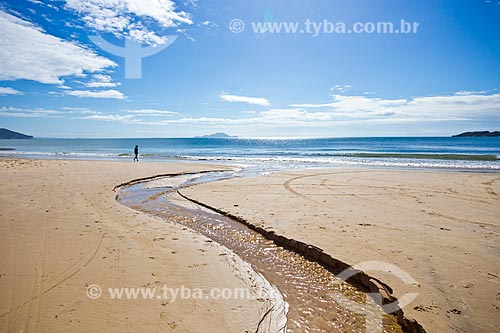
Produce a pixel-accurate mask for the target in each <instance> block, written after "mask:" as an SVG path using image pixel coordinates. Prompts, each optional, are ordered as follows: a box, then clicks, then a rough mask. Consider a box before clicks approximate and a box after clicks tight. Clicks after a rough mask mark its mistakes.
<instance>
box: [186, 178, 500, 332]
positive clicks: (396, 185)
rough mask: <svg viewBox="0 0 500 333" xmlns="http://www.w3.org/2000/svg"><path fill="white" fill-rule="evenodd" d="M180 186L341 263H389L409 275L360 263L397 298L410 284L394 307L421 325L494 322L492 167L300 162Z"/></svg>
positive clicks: (467, 328) (499, 312)
mask: <svg viewBox="0 0 500 333" xmlns="http://www.w3.org/2000/svg"><path fill="white" fill-rule="evenodd" d="M181 192H182V194H183V195H186V196H187V197H189V198H191V199H194V200H196V201H199V202H202V203H204V204H206V205H208V206H211V207H214V208H216V209H219V210H221V211H223V212H227V213H230V214H232V215H235V216H237V217H241V218H242V219H244V220H245V221H247V222H249V223H251V224H253V225H255V226H257V227H261V228H263V229H264V230H266V231H274V232H275V234H277V235H282V236H284V237H287V238H290V239H295V240H300V241H302V242H304V243H307V244H312V245H314V246H317V247H319V248H321V249H323V251H324V252H325V253H326V254H328V255H330V256H331V257H333V258H335V259H338V260H340V261H342V262H344V263H347V264H350V265H355V264H359V263H363V262H367V261H378V262H384V263H388V264H392V265H395V266H396V267H398V268H399V269H401V270H403V271H404V272H407V273H408V274H410V276H411V277H413V278H414V279H415V280H416V281H417V284H408V283H405V282H403V281H402V280H400V279H399V278H398V277H396V276H395V270H394V269H393V270H392V272H383V271H377V270H367V269H365V271H366V272H367V273H368V274H369V275H371V276H373V277H376V278H378V279H379V280H380V281H382V282H384V283H386V284H388V285H389V286H390V287H392V289H393V295H394V296H396V297H398V298H400V299H401V298H402V297H403V296H404V295H405V294H407V293H418V296H417V298H416V299H415V300H413V301H412V302H411V303H409V304H408V305H407V306H405V307H404V309H403V310H404V312H405V315H406V317H408V318H414V319H416V320H417V321H418V322H419V323H420V324H421V325H422V326H423V327H424V328H425V329H426V330H427V331H428V332H480V331H483V332H488V331H489V332H492V331H496V330H497V329H498V326H499V325H500V175H499V174H491V173H490V174H481V173H470V172H469V173H462V172H430V171H388V170H387V171H384V170H368V169H364V170H347V169H346V170H340V169H335V170H302V171H294V172H281V173H277V174H271V175H266V176H262V177H256V178H243V179H231V180H226V181H221V182H217V183H212V184H202V185H196V186H194V187H191V188H188V189H183V190H182V191H181ZM375 266H376V268H380V267H382V264H380V263H379V264H377V265H375ZM399 275H401V274H399Z"/></svg>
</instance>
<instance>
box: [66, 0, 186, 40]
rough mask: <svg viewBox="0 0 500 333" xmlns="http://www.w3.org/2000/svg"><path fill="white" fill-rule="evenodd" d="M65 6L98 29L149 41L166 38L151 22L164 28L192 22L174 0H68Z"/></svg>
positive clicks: (119, 35)
mask: <svg viewBox="0 0 500 333" xmlns="http://www.w3.org/2000/svg"><path fill="white" fill-rule="evenodd" d="M65 7H66V8H67V9H70V10H73V11H76V12H77V13H79V14H80V15H81V16H82V19H83V20H84V21H85V23H86V24H87V26H89V27H91V28H93V29H95V30H97V31H101V32H108V33H112V34H114V35H115V36H117V37H129V38H132V39H134V40H136V41H139V42H142V43H146V44H150V45H156V44H164V43H165V42H166V38H165V37H161V36H158V35H157V34H156V33H155V32H154V31H153V30H152V29H149V28H148V27H147V26H146V25H148V23H149V22H151V23H154V24H156V25H158V26H160V27H161V28H172V27H177V26H178V25H180V24H192V23H193V22H192V20H191V18H190V16H189V14H187V13H185V12H183V11H176V8H175V3H174V2H173V1H172V0H66V6H65Z"/></svg>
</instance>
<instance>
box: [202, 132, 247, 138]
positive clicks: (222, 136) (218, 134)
mask: <svg viewBox="0 0 500 333" xmlns="http://www.w3.org/2000/svg"><path fill="white" fill-rule="evenodd" d="M197 138H237V136H231V135H229V134H226V133H223V132H218V133H213V134H208V135H202V136H197Z"/></svg>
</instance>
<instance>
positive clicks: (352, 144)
mask: <svg viewBox="0 0 500 333" xmlns="http://www.w3.org/2000/svg"><path fill="white" fill-rule="evenodd" d="M135 145H138V146H139V151H140V155H141V156H140V158H141V160H142V161H193V162H200V163H203V162H212V163H215V162H217V163H227V164H236V165H241V166H247V167H253V168H254V169H255V170H257V171H256V172H258V173H266V172H270V171H275V170H281V169H291V168H304V167H380V168H398V169H406V168H411V169H414V168H417V169H418V168H424V169H425V168H427V169H451V170H477V171H492V172H500V138H494V137H479V138H449V137H405V138H394V137H391V138H380V137H377V138H321V139H318V138H314V139H289V138H287V139H284V138H172V139H168V138H167V139H45V138H37V139H33V140H0V156H6V157H25V158H49V159H92V160H94V159H97V160H101V159H104V160H122V161H132V158H133V149H134V146H135Z"/></svg>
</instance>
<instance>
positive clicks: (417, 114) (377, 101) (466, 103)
mask: <svg viewBox="0 0 500 333" xmlns="http://www.w3.org/2000/svg"><path fill="white" fill-rule="evenodd" d="M332 98H333V102H330V103H320V104H310V103H309V104H291V105H290V106H291V107H299V108H305V109H311V108H321V109H324V110H327V111H328V112H330V113H331V114H332V116H344V117H350V118H374V117H399V118H401V117H404V118H406V119H409V118H412V119H421V120H436V119H441V120H445V119H472V118H475V117H480V116H482V117H486V116H491V115H498V110H499V109H500V94H490V95H486V94H482V93H481V92H468V93H463V92H460V93H455V94H452V95H443V96H423V97H414V98H408V99H406V98H400V99H383V98H376V97H367V96H344V95H338V94H334V95H332Z"/></svg>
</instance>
